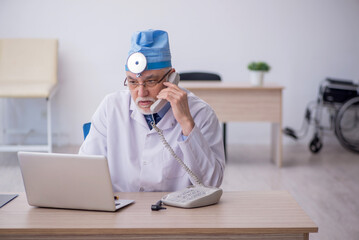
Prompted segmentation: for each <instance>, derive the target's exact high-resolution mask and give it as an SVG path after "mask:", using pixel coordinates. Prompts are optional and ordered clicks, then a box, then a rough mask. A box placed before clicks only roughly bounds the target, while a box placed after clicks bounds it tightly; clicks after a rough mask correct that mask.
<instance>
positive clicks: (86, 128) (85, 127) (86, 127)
mask: <svg viewBox="0 0 359 240" xmlns="http://www.w3.org/2000/svg"><path fill="white" fill-rule="evenodd" d="M90 128H91V122H88V123H85V124H84V125H83V126H82V131H83V133H84V140H85V139H86V137H87V135H88V134H89V132H90Z"/></svg>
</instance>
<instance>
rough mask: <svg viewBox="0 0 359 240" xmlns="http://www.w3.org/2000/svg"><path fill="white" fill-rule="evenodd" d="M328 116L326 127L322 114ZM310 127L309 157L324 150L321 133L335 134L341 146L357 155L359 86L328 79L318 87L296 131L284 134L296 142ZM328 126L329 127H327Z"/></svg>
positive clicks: (288, 129)
mask: <svg viewBox="0 0 359 240" xmlns="http://www.w3.org/2000/svg"><path fill="white" fill-rule="evenodd" d="M325 110H327V112H328V114H327V115H328V116H329V119H328V123H327V124H326V125H327V126H324V124H323V112H324V111H325ZM310 125H314V135H313V138H312V139H311V141H310V143H309V149H310V151H311V152H312V153H318V152H319V151H320V150H321V149H322V147H323V141H322V139H323V131H334V132H335V136H336V137H337V139H338V141H339V142H340V144H341V145H342V146H343V147H344V148H346V149H348V150H350V151H353V152H356V153H359V84H358V82H355V81H350V80H340V79H332V78H327V79H325V80H324V81H322V82H321V83H320V86H319V94H318V98H317V100H316V101H312V102H309V103H308V105H307V107H306V110H305V115H304V121H303V124H302V126H301V128H300V130H299V131H296V130H294V129H292V128H289V127H286V128H284V129H283V133H284V134H285V135H287V136H289V137H292V138H293V139H295V140H298V139H301V138H303V137H305V136H306V135H307V133H308V130H309V127H310ZM328 125H329V126H328Z"/></svg>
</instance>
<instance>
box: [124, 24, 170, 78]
mask: <svg viewBox="0 0 359 240" xmlns="http://www.w3.org/2000/svg"><path fill="white" fill-rule="evenodd" d="M136 52H140V53H142V54H143V55H144V56H145V57H146V60H147V67H146V69H145V70H156V69H162V68H167V67H172V64H171V52H170V46H169V42H168V34H167V32H165V31H162V30H152V29H149V30H146V31H139V32H135V33H134V34H133V35H132V39H131V49H130V51H129V52H128V56H131V54H133V53H136ZM126 71H129V69H128V67H127V64H126Z"/></svg>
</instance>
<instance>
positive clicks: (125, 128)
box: [79, 30, 224, 192]
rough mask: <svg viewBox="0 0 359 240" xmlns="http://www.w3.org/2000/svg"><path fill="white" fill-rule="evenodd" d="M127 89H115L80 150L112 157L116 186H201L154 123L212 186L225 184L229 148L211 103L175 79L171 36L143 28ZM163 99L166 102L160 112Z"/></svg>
mask: <svg viewBox="0 0 359 240" xmlns="http://www.w3.org/2000/svg"><path fill="white" fill-rule="evenodd" d="M125 67H126V76H127V77H126V79H125V82H124V84H125V86H127V87H128V89H126V90H120V91H117V92H115V93H112V94H109V95H107V96H106V97H105V99H104V100H103V101H102V103H101V104H100V106H99V107H98V109H97V110H96V112H95V114H94V115H93V117H92V120H91V123H92V124H91V129H90V132H89V134H88V136H87V137H86V139H85V141H84V142H83V144H82V146H81V148H80V151H79V153H80V154H87V155H104V156H106V157H107V159H108V163H109V169H110V174H111V179H112V184H113V188H114V191H116V192H136V191H175V190H179V189H182V188H185V187H187V186H189V185H192V184H194V182H193V181H194V180H193V178H192V177H191V176H190V175H189V174H187V172H186V171H185V170H184V168H183V167H182V166H181V165H180V164H179V163H178V162H177V161H176V160H175V159H174V157H173V155H172V154H171V153H170V151H168V147H165V146H164V144H163V142H162V141H161V139H160V136H159V135H158V133H157V132H156V131H155V129H153V128H152V125H151V122H152V121H153V116H154V121H155V123H156V125H157V127H158V128H159V129H162V131H163V135H164V137H165V139H166V140H167V142H168V144H169V145H170V146H171V147H172V148H173V150H174V152H175V154H176V155H177V156H178V157H179V158H180V159H182V160H183V162H184V163H185V164H186V165H187V166H188V167H189V169H191V171H192V172H193V173H194V174H195V175H196V176H197V177H198V179H199V181H200V182H202V183H203V184H204V185H207V186H217V187H218V186H220V184H221V183H222V179H223V171H224V149H223V141H222V137H221V136H222V135H221V129H220V126H219V122H218V119H217V117H216V115H215V113H214V111H213V110H212V109H211V107H210V106H209V105H208V104H207V103H205V102H204V101H203V100H201V99H199V98H198V97H196V96H195V95H193V94H192V93H190V92H189V91H187V90H185V89H181V88H180V87H178V86H177V85H176V84H173V83H170V82H168V78H169V76H170V75H171V74H177V73H175V69H174V68H172V64H171V53H170V48H169V42H168V34H167V32H165V31H161V30H147V31H140V32H136V33H134V34H133V36H132V40H131V49H130V51H129V57H128V60H127V63H126V66H125ZM158 99H165V100H166V102H167V103H166V104H165V105H164V106H163V107H162V108H161V109H159V111H158V112H157V113H155V114H153V115H152V112H151V109H150V107H151V105H152V104H154V102H155V101H156V100H158Z"/></svg>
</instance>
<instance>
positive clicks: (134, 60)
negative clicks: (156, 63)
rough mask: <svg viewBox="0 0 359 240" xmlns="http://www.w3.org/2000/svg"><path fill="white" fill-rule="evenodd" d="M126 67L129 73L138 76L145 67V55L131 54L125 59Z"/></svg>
mask: <svg viewBox="0 0 359 240" xmlns="http://www.w3.org/2000/svg"><path fill="white" fill-rule="evenodd" d="M127 67H128V70H129V71H130V72H132V73H135V74H140V73H141V72H143V71H144V70H145V69H146V67H147V59H146V57H145V55H143V54H142V53H140V52H135V53H132V54H131V55H130V56H129V57H128V58H127Z"/></svg>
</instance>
